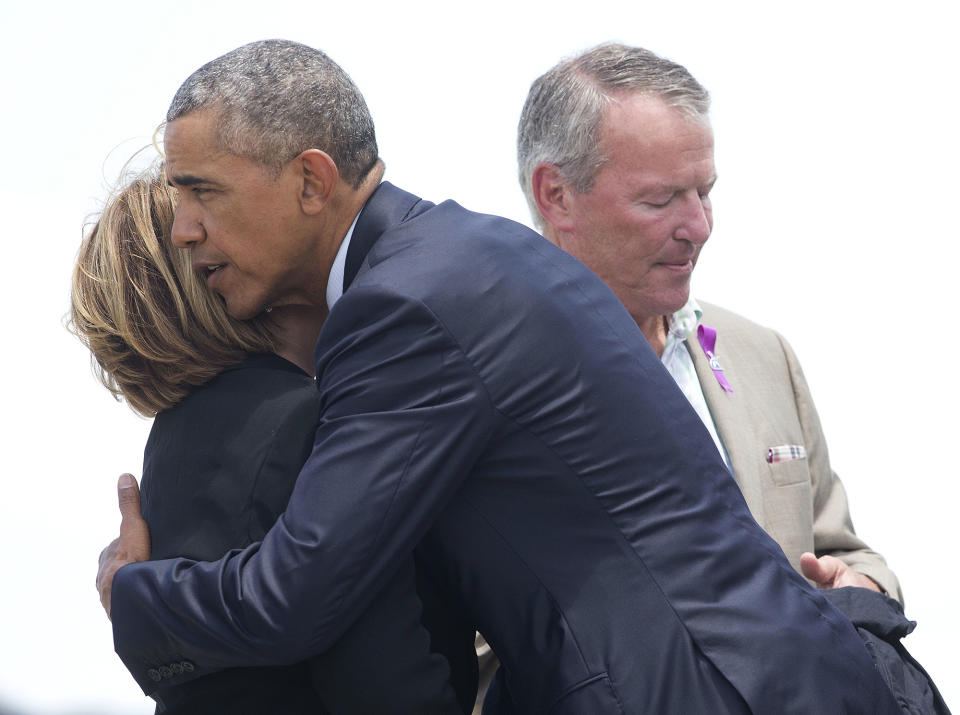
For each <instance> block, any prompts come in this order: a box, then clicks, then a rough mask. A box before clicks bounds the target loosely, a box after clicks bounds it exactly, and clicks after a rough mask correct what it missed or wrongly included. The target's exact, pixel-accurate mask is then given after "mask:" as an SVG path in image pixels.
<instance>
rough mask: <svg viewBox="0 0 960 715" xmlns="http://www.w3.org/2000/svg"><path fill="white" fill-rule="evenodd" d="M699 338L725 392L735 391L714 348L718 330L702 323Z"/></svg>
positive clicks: (698, 333)
mask: <svg viewBox="0 0 960 715" xmlns="http://www.w3.org/2000/svg"><path fill="white" fill-rule="evenodd" d="M697 340H699V341H700V347H702V348H703V352H704V354H705V355H706V356H707V360H709V361H710V369H711V370H713V374H714V375H716V376H717V382H719V383H720V387H722V388H723V390H724V392H733V388H732V387H730V383H729V382H727V378H726V376H725V375H724V374H723V368H722V367H721V366H720V360H719V359H718V358H717V355H716V353H714V349H716V347H717V331H716V330H714V329H713V328H711V327H710V326H709V325H704V324H703V323H701V324H700V326H699V327H698V328H697Z"/></svg>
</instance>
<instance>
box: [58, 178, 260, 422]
mask: <svg viewBox="0 0 960 715" xmlns="http://www.w3.org/2000/svg"><path fill="white" fill-rule="evenodd" d="M176 200H177V198H176V191H175V190H174V189H173V188H171V187H170V186H168V185H167V183H166V181H165V179H164V175H163V170H162V168H160V167H155V168H153V169H150V170H148V171H146V172H144V173H142V174H140V175H138V176H135V177H134V178H133V179H132V180H130V181H129V182H128V183H127V184H126V185H125V186H122V188H120V189H119V190H118V191H117V192H116V193H115V194H114V195H113V196H112V197H111V198H110V200H109V201H108V202H107V205H106V207H105V208H104V210H103V212H102V213H101V215H100V217H99V220H98V221H97V223H96V224H95V225H94V227H93V229H92V230H91V231H90V233H89V234H88V235H87V236H86V238H85V239H84V241H83V243H82V245H81V246H80V252H79V254H78V256H77V264H76V266H75V267H74V270H73V284H72V291H71V306H70V317H69V321H68V327H69V329H70V331H71V332H73V333H74V334H75V335H76V336H77V337H78V338H80V340H81V341H82V342H83V343H84V344H85V345H86V346H87V347H88V348H89V349H90V352H91V363H92V366H93V371H94V374H95V375H96V376H97V378H98V379H99V380H100V382H101V383H103V385H104V386H105V387H106V388H107V389H108V390H110V392H112V393H113V395H114V397H115V398H117V399H118V400H120V399H124V400H126V402H127V404H129V405H130V407H131V408H132V409H133V410H134V411H135V412H137V413H139V414H141V415H144V416H146V417H152V416H153V415H155V414H156V413H157V412H160V411H162V410H165V409H168V408H170V407H173V406H174V405H175V404H177V403H178V402H180V400H182V399H183V398H184V397H186V395H187V394H188V393H189V392H190V391H191V390H192V389H193V388H195V387H197V386H198V385H202V384H204V383H205V382H207V381H208V380H210V379H211V378H213V377H214V376H216V375H217V374H219V373H220V372H222V371H223V370H224V369H225V368H227V367H229V366H231V365H234V364H237V363H238V362H240V361H241V360H242V359H243V358H244V357H245V355H246V354H247V353H264V352H271V351H272V350H273V347H274V345H273V338H272V335H271V332H270V329H269V327H268V326H267V324H266V319H265V318H264V317H259V318H255V319H253V320H250V321H240V320H236V319H234V318H231V317H230V316H229V315H227V312H226V309H225V307H224V304H223V302H222V301H221V300H220V298H219V297H218V296H216V295H214V294H213V293H212V292H211V291H210V290H208V289H207V287H206V286H205V285H204V284H203V282H202V280H201V278H200V277H199V276H198V275H197V274H196V273H195V272H194V271H193V270H192V268H191V266H190V255H189V253H188V252H187V251H185V250H182V249H178V248H176V247H174V246H173V245H172V244H171V242H170V230H171V228H172V226H173V217H174V211H175V208H176Z"/></svg>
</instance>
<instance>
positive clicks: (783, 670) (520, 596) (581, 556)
mask: <svg viewBox="0 0 960 715" xmlns="http://www.w3.org/2000/svg"><path fill="white" fill-rule="evenodd" d="M167 120H168V125H167V130H166V134H165V147H166V152H167V172H168V177H169V180H170V181H171V183H173V185H174V186H176V187H177V188H178V189H179V190H180V194H181V204H180V206H179V208H178V212H177V217H176V222H175V225H174V230H173V238H174V241H175V242H176V243H177V244H178V245H181V246H184V247H189V248H190V249H191V251H192V253H193V256H194V259H193V260H194V265H195V267H196V268H197V270H200V271H203V272H204V273H207V274H208V282H209V286H210V287H211V288H212V289H213V290H214V291H216V292H217V293H219V294H220V295H221V296H222V297H223V298H224V300H225V301H226V304H227V307H228V309H229V311H230V312H231V313H232V314H233V315H235V316H238V317H248V316H253V315H256V314H258V313H259V312H260V311H261V310H264V309H267V308H272V309H277V310H281V309H284V308H285V307H287V306H309V307H313V308H314V309H316V310H318V311H319V310H326V309H327V308H329V310H330V314H329V317H328V319H327V322H326V324H325V325H324V328H323V330H322V332H321V334H320V337H319V339H318V342H317V346H316V374H317V380H318V390H319V399H320V406H321V413H322V417H321V422H320V426H319V428H318V430H317V433H316V440H315V443H314V449H313V453H312V455H311V457H310V459H309V460H308V462H307V464H306V465H305V466H304V469H303V471H302V472H301V474H300V477H299V479H298V482H297V486H296V487H295V489H294V493H293V495H292V497H291V500H290V503H289V506H288V508H287V511H286V512H285V514H284V515H283V516H282V517H281V519H280V521H279V522H278V523H277V525H276V526H275V527H274V528H273V529H271V531H270V532H269V533H268V534H267V535H266V537H265V538H264V540H263V542H262V543H260V544H257V545H254V546H252V547H249V548H247V549H244V550H243V551H238V552H232V553H231V554H228V555H227V556H225V557H224V558H223V559H221V560H220V561H218V562H212V563H209V562H193V561H189V560H185V559H175V560H169V561H151V562H144V559H145V558H146V557H147V555H148V553H149V550H148V547H147V546H146V539H147V535H146V534H145V531H144V529H143V527H142V524H140V522H139V521H138V520H137V514H136V510H135V509H132V508H131V507H130V505H129V504H130V502H132V501H134V499H133V498H130V499H128V498H127V497H124V506H123V507H122V511H123V512H124V516H125V518H124V523H123V524H122V526H121V537H120V539H119V540H118V541H117V542H114V543H113V544H111V546H109V547H108V548H107V549H106V550H105V552H104V554H103V555H102V556H101V569H100V573H99V575H98V586H99V588H100V591H101V599H102V601H103V603H104V606H105V608H106V609H107V610H108V613H110V614H111V616H112V619H113V625H114V638H115V644H116V649H117V652H118V653H119V655H120V656H121V658H122V659H123V660H124V662H125V664H126V665H127V667H128V668H129V669H130V671H131V673H132V674H133V675H134V677H135V678H136V679H137V681H138V682H139V683H140V684H141V686H142V687H143V688H144V689H145V690H147V691H149V690H150V689H152V688H153V687H156V686H155V684H154V683H153V682H152V681H151V679H150V678H149V677H148V673H149V671H150V670H151V669H153V670H156V669H157V664H159V663H164V662H169V663H176V664H179V665H180V668H179V669H178V670H176V671H175V670H174V669H172V668H168V669H167V672H168V673H169V675H168V676H166V677H167V678H168V679H169V680H170V681H172V682H176V681H179V680H183V679H189V678H192V677H196V676H197V675H198V674H203V673H207V672H211V671H212V670H215V669H217V668H222V667H227V666H233V665H256V664H263V663H277V662H290V661H294V660H297V659H300V658H303V657H304V656H306V655H308V654H311V653H315V652H319V651H323V650H324V649H325V648H326V647H328V646H329V645H330V644H331V643H332V642H334V641H335V639H336V638H337V637H338V636H339V635H340V633H342V632H343V630H344V628H345V627H346V626H347V625H348V624H349V623H350V621H351V620H352V619H353V618H354V617H356V616H357V615H358V614H359V613H360V612H361V610H362V609H363V607H364V606H365V605H366V604H367V603H369V601H370V599H371V598H372V597H373V596H374V595H375V593H376V592H377V590H378V589H379V588H380V587H381V586H382V585H383V584H384V583H385V582H386V580H387V579H388V578H389V577H390V575H391V574H392V573H393V571H394V569H395V568H396V566H397V564H398V563H399V562H400V560H401V559H403V558H405V557H406V556H407V555H408V554H409V553H410V552H411V551H412V550H413V549H414V548H418V551H419V555H420V557H421V561H422V563H423V564H425V566H426V569H425V570H426V572H427V576H428V577H429V579H430V580H431V581H433V582H434V584H435V585H436V587H437V588H439V589H441V590H443V591H444V592H445V593H447V594H448V605H449V606H450V609H451V611H452V612H453V613H454V615H455V616H456V617H457V618H459V619H460V620H462V621H463V622H464V623H465V624H467V625H469V626H471V627H476V628H478V629H479V630H480V631H481V632H482V633H484V635H485V636H486V637H487V639H488V640H489V641H490V643H491V644H492V645H493V647H494V649H495V650H496V651H497V653H498V654H499V656H500V657H501V660H502V662H503V668H502V669H501V675H500V676H499V681H498V682H497V683H496V685H495V688H494V695H493V697H492V702H489V703H488V708H489V709H490V710H491V711H499V712H509V711H515V712H523V713H541V712H551V713H588V712H589V713H605V712H626V713H638V712H750V711H753V712H779V711H791V712H877V713H887V712H897V706H896V704H895V703H894V701H893V699H892V698H891V696H890V695H889V693H888V692H887V691H886V689H885V687H884V685H883V683H882V681H881V680H880V679H879V677H878V675H877V673H876V672H875V670H874V668H873V665H872V663H871V661H870V658H869V656H868V654H867V652H866V651H865V649H864V648H863V646H862V644H861V642H860V640H859V638H858V637H857V635H856V632H855V631H854V630H853V628H852V627H851V626H850V624H849V622H847V621H846V620H845V619H844V618H843V617H842V616H841V615H840V614H839V613H838V612H837V611H835V610H834V609H833V608H832V607H831V606H830V605H829V604H828V603H827V602H826V601H824V600H823V599H822V598H821V597H820V596H819V595H818V594H817V593H816V592H815V591H814V590H813V589H812V588H810V587H809V585H808V584H806V582H804V580H803V579H802V578H801V577H800V576H799V575H798V574H796V572H795V571H793V569H791V568H790V565H789V564H788V563H787V561H786V559H785V558H784V557H783V554H782V552H781V551H780V550H779V549H778V548H777V546H776V545H775V544H774V542H773V541H771V540H770V539H769V537H767V536H766V535H765V534H764V533H763V531H762V530H761V529H760V528H759V527H758V526H757V525H756V523H755V522H754V521H753V520H752V519H751V518H750V515H749V512H748V510H747V508H746V505H745V504H744V501H743V498H742V496H741V495H740V493H739V491H738V490H737V488H736V485H735V484H734V483H733V481H732V480H730V478H729V474H728V473H727V471H726V469H725V467H724V465H723V462H722V461H721V460H720V458H719V456H718V455H717V452H716V449H715V448H714V446H713V444H712V442H711V440H710V437H709V435H708V434H707V432H706V430H705V429H704V427H703V425H702V423H701V422H700V420H699V418H698V417H697V416H696V414H695V413H694V412H693V411H692V410H691V409H690V407H689V406H688V405H687V403H686V402H685V400H684V397H683V395H682V394H681V393H680V392H679V391H678V390H677V388H676V386H675V385H674V383H673V382H672V380H671V379H670V377H669V375H668V374H667V373H666V372H665V371H664V370H663V369H662V367H661V366H660V365H659V363H658V361H657V358H656V356H655V354H654V353H653V352H652V350H651V349H650V348H649V345H648V344H647V343H646V341H645V340H644V338H643V335H642V334H641V333H640V331H639V330H637V327H636V324H635V323H634V322H633V321H632V319H631V317H630V315H629V314H628V313H627V312H626V311H625V310H624V309H623V307H622V305H621V304H620V303H619V301H618V300H617V299H616V297H615V296H614V295H613V293H611V292H610V291H609V289H608V288H606V286H605V285H604V284H603V283H602V281H600V280H599V279H598V278H597V277H596V276H595V275H593V274H592V273H591V272H590V271H589V270H588V269H586V268H585V267H584V266H583V265H582V264H581V263H579V262H578V261H577V260H575V259H574V258H572V257H570V256H568V255H567V254H565V253H564V252H562V251H560V250H559V249H557V248H556V247H554V246H552V245H551V244H549V243H548V242H546V241H544V240H543V239H542V238H541V237H540V236H538V235H537V234H535V233H534V232H532V231H529V230H528V229H526V228H524V227H522V226H519V225H517V224H514V223H512V222H509V221H506V220H504V219H500V218H497V217H492V216H482V215H478V214H473V213H470V212H468V211H466V210H464V209H462V208H461V207H460V206H458V205H456V204H454V203H452V202H445V203H443V204H440V205H434V204H431V203H429V202H427V201H423V200H421V199H419V198H417V197H416V196H413V195H411V194H409V193H407V192H405V191H402V190H400V189H398V188H396V187H394V186H391V185H390V184H387V183H380V178H381V175H382V171H383V169H382V164H381V163H380V162H379V160H378V158H377V152H376V142H375V139H374V136H373V125H372V122H371V121H370V118H369V115H368V114H367V112H366V107H365V105H364V104H363V99H362V97H361V96H360V95H359V92H357V90H356V88H355V87H354V86H353V85H352V83H351V82H350V80H349V78H347V77H346V75H345V74H343V72H342V70H340V68H339V67H337V66H336V65H335V64H334V63H333V62H332V61H330V60H329V58H327V57H326V56H325V55H323V54H322V53H320V52H317V51H316V50H311V49H309V48H306V47H303V46H300V45H296V44H294V43H287V42H283V41H267V42H260V43H254V44H252V45H247V46H245V47H242V48H239V49H238V50H235V51H233V52H231V53H229V54H227V55H225V56H224V57H222V58H219V59H218V60H215V61H214V62H212V63H210V64H208V65H206V66H204V67H203V68H201V69H200V70H198V71H197V72H196V73H194V75H192V76H191V77H190V78H189V79H188V80H187V81H186V82H185V83H184V85H183V86H182V87H181V88H180V90H179V91H178V93H177V95H176V97H175V98H174V101H173V104H172V106H171V109H170V111H169V113H168V116H167ZM341 271H342V273H341ZM341 276H342V278H341ZM124 493H125V494H127V495H129V496H130V497H135V491H134V490H133V489H132V488H129V487H128V488H127V489H126V490H125V492H124ZM418 544H419V546H418ZM121 567H122V568H121ZM384 657H389V654H386V655H385V656H384ZM184 663H187V664H189V667H185V666H184V665H183V664H184ZM811 683H816V687H815V688H812V687H811V686H810V684H811Z"/></svg>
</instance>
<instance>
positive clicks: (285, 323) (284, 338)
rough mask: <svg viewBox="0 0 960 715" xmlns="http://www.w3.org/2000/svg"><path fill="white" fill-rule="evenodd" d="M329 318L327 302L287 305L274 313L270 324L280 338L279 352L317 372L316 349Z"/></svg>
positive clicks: (277, 346) (305, 370)
mask: <svg viewBox="0 0 960 715" xmlns="http://www.w3.org/2000/svg"><path fill="white" fill-rule="evenodd" d="M326 319H327V308H326V305H324V306H323V307H319V308H318V307H313V306H306V305H285V306H282V307H279V308H274V309H273V310H272V311H271V312H270V323H271V327H272V328H273V334H274V338H275V340H276V349H275V351H274V352H276V354H277V355H279V356H280V357H282V358H285V359H287V360H289V361H290V362H292V363H293V364H294V365H296V366H297V367H299V368H300V369H301V370H303V371H304V372H305V373H307V374H308V375H311V376H312V375H313V351H314V348H315V347H316V344H317V336H318V335H319V334H320V328H322V327H323V321H324V320H326Z"/></svg>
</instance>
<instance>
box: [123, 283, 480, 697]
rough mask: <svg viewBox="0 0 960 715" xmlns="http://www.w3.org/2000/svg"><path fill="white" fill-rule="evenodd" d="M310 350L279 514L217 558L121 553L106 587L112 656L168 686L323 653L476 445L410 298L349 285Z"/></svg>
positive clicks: (425, 322)
mask: <svg viewBox="0 0 960 715" xmlns="http://www.w3.org/2000/svg"><path fill="white" fill-rule="evenodd" d="M341 302H342V303H343V305H338V306H337V309H336V310H334V311H333V312H332V313H331V316H330V318H329V319H328V322H327V325H326V326H325V327H324V331H323V334H322V336H321V340H320V342H319V343H318V348H317V356H318V357H317V375H318V376H319V377H318V379H319V389H320V401H321V414H322V418H321V423H320V426H319V428H318V430H317V434H316V439H315V441H314V449H313V452H312V454H311V456H310V458H309V459H308V461H307V463H306V464H305V465H304V467H303V469H302V471H301V473H300V476H299V477H298V480H297V484H296V486H295V488H294V491H293V494H292V496H291V499H290V503H289V505H288V507H287V511H286V512H285V514H284V515H283V516H282V517H281V518H280V520H279V521H278V522H277V524H276V525H275V526H274V527H273V528H272V529H271V530H270V532H269V533H268V534H267V535H266V537H264V540H263V542H262V543H260V544H254V545H253V546H250V547H248V548H246V549H243V550H241V551H234V552H232V553H230V554H227V555H226V556H225V557H223V558H222V559H220V560H219V561H215V562H194V561H190V560H187V559H171V560H166V561H155V562H154V561H151V562H145V563H138V564H130V565H128V566H125V567H124V568H122V569H120V570H119V571H118V572H117V576H116V578H115V581H114V585H113V604H112V618H113V628H114V644H115V648H116V651H117V653H118V655H119V656H120V657H121V659H122V660H123V661H124V663H125V664H126V666H127V668H128V669H129V670H130V671H131V673H132V674H133V676H134V678H135V679H136V680H137V681H138V683H139V684H140V685H141V687H142V688H143V689H144V691H145V692H148V693H149V692H151V691H152V690H153V689H154V688H155V687H156V685H155V683H153V682H152V680H151V679H150V678H149V677H148V673H147V670H148V668H150V667H153V665H152V664H156V663H159V662H189V663H191V664H192V668H185V669H184V672H183V673H182V674H178V675H176V676H175V677H174V678H173V679H171V681H167V682H165V685H166V684H175V683H176V682H177V681H178V680H181V679H182V680H188V679H192V678H194V677H197V676H199V675H203V674H205V673H209V672H211V671H212V670H215V669H219V668H224V667H231V666H251V665H262V664H269V663H290V662H294V661H297V660H300V659H303V658H304V657H306V656H308V655H310V654H312V653H317V652H322V651H324V650H325V649H326V648H327V647H329V646H330V645H331V644H332V643H333V642H334V640H335V639H336V638H337V637H338V636H339V635H340V634H341V633H342V632H343V631H344V629H345V628H346V627H347V626H348V625H349V624H350V623H351V621H352V620H354V619H355V618H356V617H357V616H358V615H359V614H360V612H361V611H362V610H363V609H364V608H365V607H366V606H367V605H368V603H369V602H370V600H371V599H372V597H373V596H374V594H376V592H377V591H378V590H380V589H381V588H382V587H383V586H384V584H385V583H386V582H387V580H388V579H389V578H390V577H391V576H392V575H393V574H394V573H395V572H396V570H397V568H398V566H399V565H400V563H401V562H402V561H403V560H404V559H405V558H407V556H408V555H409V554H410V553H411V552H412V549H413V547H414V546H415V545H416V543H417V542H418V541H419V540H420V538H421V537H422V536H423V534H424V532H425V531H426V529H427V528H428V527H429V526H430V524H431V522H432V521H433V519H434V517H435V516H436V514H437V513H438V512H439V510H440V509H442V508H443V506H444V505H445V504H446V503H447V502H448V500H449V499H450V498H451V496H452V495H453V493H454V492H455V491H456V489H457V487H458V486H459V484H460V483H461V481H462V480H463V479H464V478H465V475H466V474H467V473H468V472H469V470H470V468H471V466H472V465H473V463H474V462H475V461H476V459H477V458H478V456H479V454H480V453H481V451H482V450H483V448H484V446H485V445H486V442H487V440H488V439H489V437H490V434H491V432H492V431H493V429H494V426H495V424H496V412H495V410H494V409H493V407H492V405H491V404H490V401H489V398H488V396H487V395H486V393H485V392H484V390H483V387H482V385H481V383H480V380H479V379H478V377H477V375H476V374H475V372H474V370H473V369H472V367H471V365H470V364H469V363H468V361H467V360H466V358H465V356H464V355H463V353H462V351H461V350H460V348H459V346H458V345H456V343H455V342H454V341H453V340H452V338H451V337H450V336H449V334H448V333H447V331H446V330H445V329H444V327H443V325H442V324H440V323H439V321H438V320H437V319H436V318H435V316H434V315H433V314H432V313H431V312H430V311H429V310H428V309H427V308H426V307H425V306H424V305H423V304H422V303H420V302H419V301H416V300H412V299H409V298H406V297H404V296H402V295H397V294H391V293H388V292H387V291H385V290H383V289H378V288H376V287H367V286H364V287H359V286H358V287H355V288H354V289H352V290H351V291H350V292H349V293H347V294H346V295H345V296H344V297H343V298H342V299H341Z"/></svg>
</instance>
